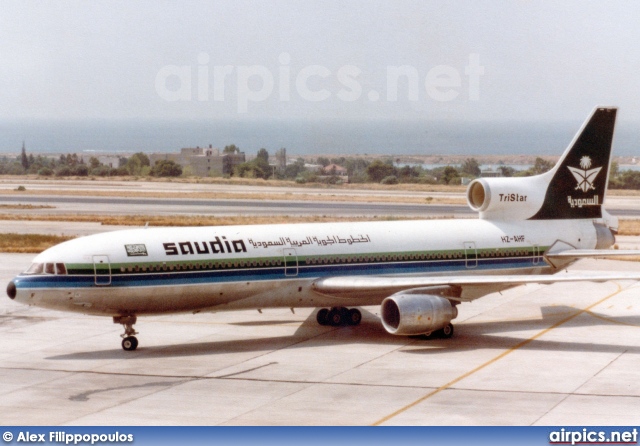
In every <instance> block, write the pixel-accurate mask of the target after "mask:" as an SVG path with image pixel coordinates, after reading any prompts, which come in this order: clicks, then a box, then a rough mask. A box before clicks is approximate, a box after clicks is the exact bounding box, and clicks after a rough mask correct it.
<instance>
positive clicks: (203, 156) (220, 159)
mask: <svg viewBox="0 0 640 446" xmlns="http://www.w3.org/2000/svg"><path fill="white" fill-rule="evenodd" d="M160 160H169V161H173V162H175V163H176V164H180V165H181V166H182V168H183V169H185V168H188V169H189V170H190V173H191V174H192V175H195V176H198V177H220V176H223V175H231V174H232V173H233V169H234V168H235V167H236V166H237V165H238V164H242V163H244V162H245V161H246V158H245V154H244V152H238V153H222V154H221V153H220V149H217V148H214V147H212V146H211V144H210V145H209V147H208V148H201V147H195V148H193V147H185V148H183V149H180V153H152V154H151V155H149V161H151V165H152V166H153V165H155V163H156V162H157V161H160Z"/></svg>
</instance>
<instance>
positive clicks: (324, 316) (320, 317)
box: [316, 308, 329, 325]
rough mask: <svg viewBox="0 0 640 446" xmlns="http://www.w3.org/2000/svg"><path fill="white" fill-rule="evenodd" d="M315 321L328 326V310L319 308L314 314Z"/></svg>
mask: <svg viewBox="0 0 640 446" xmlns="http://www.w3.org/2000/svg"><path fill="white" fill-rule="evenodd" d="M316 320H317V321H318V323H319V324H320V325H329V310H328V309H326V308H321V309H320V310H319V311H318V314H316Z"/></svg>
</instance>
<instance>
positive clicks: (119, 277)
mask: <svg viewBox="0 0 640 446" xmlns="http://www.w3.org/2000/svg"><path fill="white" fill-rule="evenodd" d="M535 259H538V260H539V262H538V263H535V264H534V258H532V257H512V258H497V259H495V258H494V259H478V261H477V264H476V261H475V259H474V260H472V261H470V263H469V262H467V261H465V260H464V259H457V260H444V261H433V260H431V261H410V262H381V263H366V264H365V263H361V264H338V265H330V264H329V265H325V264H323V265H303V266H292V267H287V268H286V270H285V267H284V266H278V267H262V268H251V267H249V268H242V269H228V270H207V271H198V270H193V271H173V272H144V273H143V272H140V273H125V274H122V273H118V274H115V273H114V274H112V275H111V283H110V286H112V287H142V286H145V287H152V286H171V285H196V284H223V283H233V282H244V281H249V282H263V281H272V280H283V279H316V278H322V277H329V276H331V277H337V276H355V275H358V276H361V275H383V274H384V275H399V274H416V273H423V274H429V275H434V274H442V273H456V272H463V271H464V272H471V271H487V270H498V271H499V270H507V269H522V268H534V267H546V266H548V265H547V264H546V263H545V262H544V260H543V259H542V258H541V257H536V258H535ZM469 266H472V267H469ZM296 271H297V274H296ZM101 281H102V283H103V284H105V283H108V282H109V276H108V275H107V276H98V283H99V284H100V283H101ZM16 286H17V287H18V288H84V287H94V286H96V277H95V276H94V275H91V274H87V275H60V276H54V275H34V276H31V275H21V276H19V277H18V280H16Z"/></svg>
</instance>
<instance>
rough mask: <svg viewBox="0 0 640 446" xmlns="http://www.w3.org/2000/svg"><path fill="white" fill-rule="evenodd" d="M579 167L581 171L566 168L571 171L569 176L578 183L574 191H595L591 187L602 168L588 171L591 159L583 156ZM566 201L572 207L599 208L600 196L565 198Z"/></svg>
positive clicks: (574, 168) (593, 187) (575, 168)
mask: <svg viewBox="0 0 640 446" xmlns="http://www.w3.org/2000/svg"><path fill="white" fill-rule="evenodd" d="M580 167H582V169H578V168H577V167H570V166H567V168H568V169H569V170H570V171H571V174H572V175H573V177H574V178H575V179H576V181H577V182H578V185H577V186H576V190H578V189H580V190H581V191H582V192H585V193H586V192H589V191H590V190H595V189H596V188H595V186H594V185H593V183H594V181H595V180H596V177H597V176H598V174H599V173H600V171H601V170H602V167H596V168H594V169H590V167H591V158H589V157H588V156H583V157H582V158H580ZM567 201H568V202H569V205H570V206H571V207H572V208H574V207H579V208H581V207H583V206H600V204H601V203H600V196H598V195H594V196H593V197H591V198H573V197H571V196H568V197H567Z"/></svg>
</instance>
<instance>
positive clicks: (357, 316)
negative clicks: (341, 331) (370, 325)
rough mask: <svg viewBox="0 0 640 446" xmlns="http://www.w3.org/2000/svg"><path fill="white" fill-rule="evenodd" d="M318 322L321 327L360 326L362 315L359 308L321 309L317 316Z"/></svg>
mask: <svg viewBox="0 0 640 446" xmlns="http://www.w3.org/2000/svg"><path fill="white" fill-rule="evenodd" d="M316 320H317V321H318V323H319V324H320V325H331V326H333V327H339V326H340V325H358V324H360V321H362V313H360V310H358V309H357V308H345V307H333V308H331V309H327V308H321V309H320V311H318V314H317V315H316Z"/></svg>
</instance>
